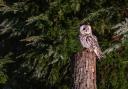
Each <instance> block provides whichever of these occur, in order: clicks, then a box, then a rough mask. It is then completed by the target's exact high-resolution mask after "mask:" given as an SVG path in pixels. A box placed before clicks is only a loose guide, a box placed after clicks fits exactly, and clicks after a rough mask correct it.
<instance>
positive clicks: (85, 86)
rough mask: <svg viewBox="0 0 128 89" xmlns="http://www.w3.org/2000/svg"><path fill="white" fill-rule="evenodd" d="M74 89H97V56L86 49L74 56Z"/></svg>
mask: <svg viewBox="0 0 128 89" xmlns="http://www.w3.org/2000/svg"><path fill="white" fill-rule="evenodd" d="M73 79H74V84H73V89H96V55H95V53H94V52H90V51H89V50H88V49H84V50H82V51H81V52H78V53H77V54H75V55H74V74H73Z"/></svg>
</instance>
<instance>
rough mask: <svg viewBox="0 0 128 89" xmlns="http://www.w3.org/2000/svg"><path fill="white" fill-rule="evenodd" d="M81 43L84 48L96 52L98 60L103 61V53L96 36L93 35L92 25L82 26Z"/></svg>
mask: <svg viewBox="0 0 128 89" xmlns="http://www.w3.org/2000/svg"><path fill="white" fill-rule="evenodd" d="M79 37H80V42H81V45H82V46H83V47H84V48H88V49H89V50H90V51H94V52H95V54H96V56H97V57H98V59H101V57H102V56H103V55H102V52H101V49H100V47H99V44H98V41H97V38H96V36H94V35H93V34H92V30H91V26H90V25H82V26H81V27H80V35H79Z"/></svg>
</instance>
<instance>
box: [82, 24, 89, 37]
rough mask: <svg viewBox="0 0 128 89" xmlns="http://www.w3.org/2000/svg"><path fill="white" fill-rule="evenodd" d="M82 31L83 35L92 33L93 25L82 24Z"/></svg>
mask: <svg viewBox="0 0 128 89" xmlns="http://www.w3.org/2000/svg"><path fill="white" fill-rule="evenodd" d="M80 33H81V34H83V35H85V34H90V33H91V26H90V25H82V26H81V27H80Z"/></svg>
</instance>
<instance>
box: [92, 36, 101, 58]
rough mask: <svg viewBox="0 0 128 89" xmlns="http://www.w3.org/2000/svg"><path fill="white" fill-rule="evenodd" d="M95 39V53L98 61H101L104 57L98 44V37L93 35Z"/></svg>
mask: <svg viewBox="0 0 128 89" xmlns="http://www.w3.org/2000/svg"><path fill="white" fill-rule="evenodd" d="M93 39H94V43H93V48H94V52H95V54H96V55H97V57H98V59H101V58H102V57H103V53H102V51H101V49H100V46H99V44H98V40H97V37H96V36H94V35H93Z"/></svg>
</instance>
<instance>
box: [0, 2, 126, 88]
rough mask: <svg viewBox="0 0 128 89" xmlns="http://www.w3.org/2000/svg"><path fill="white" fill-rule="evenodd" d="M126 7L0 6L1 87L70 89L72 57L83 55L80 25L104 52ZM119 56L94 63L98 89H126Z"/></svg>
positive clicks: (109, 4)
mask: <svg viewBox="0 0 128 89" xmlns="http://www.w3.org/2000/svg"><path fill="white" fill-rule="evenodd" d="M126 7H127V0H126V1H125V0H124V2H120V1H116V2H115V1H114V0H112V1H109V2H108V1H107V0H104V1H101V0H98V1H95V0H79V1H76V0H70V1H69V0H65V1H64V0H35V1H34V0H12V1H8V0H4V1H3V0H2V3H1V1H0V50H1V52H0V64H2V65H0V69H1V70H0V83H1V84H3V85H5V87H6V86H7V87H8V86H9V87H11V88H12V89H70V87H71V85H72V79H71V67H70V60H71V59H70V57H71V56H72V55H73V54H74V53H75V52H77V51H79V50H81V46H80V43H79V40H78V32H79V25H80V23H83V22H85V21H88V22H90V23H91V25H92V27H93V32H94V33H95V35H97V36H98V38H99V43H100V45H101V47H102V49H107V48H108V47H111V46H112V44H113V42H112V41H111V40H112V39H111V36H112V35H113V32H114V31H115V29H111V28H112V26H113V25H115V24H117V23H119V22H121V21H122V20H124V18H125V17H126V13H125V12H126ZM124 46H125V47H126V44H124ZM126 51H127V49H125V52H126ZM121 52H122V51H121ZM125 52H124V53H122V54H123V55H126V53H127V52H126V53H125ZM123 55H121V54H115V53H111V55H109V56H108V57H107V58H106V59H104V60H103V61H102V62H100V63H98V79H97V80H98V81H100V82H99V83H98V84H97V85H98V88H99V89H109V88H110V89H127V85H126V83H127V80H126V79H125V78H126V76H125V75H124V73H127V71H126V70H125V68H126V67H127V66H126V64H123V63H126V61H127V58H126V56H125V58H123V57H124V56H123ZM115 58H116V60H114V59H115ZM109 68H110V69H109ZM111 70H112V72H111ZM117 71H118V72H119V73H117ZM110 73H111V76H109V75H110ZM100 75H101V76H100ZM114 80H115V81H114ZM121 81H124V82H125V83H124V84H123V83H121ZM101 84H102V86H100V85H101ZM121 84H122V86H121ZM120 86H121V87H120Z"/></svg>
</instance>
